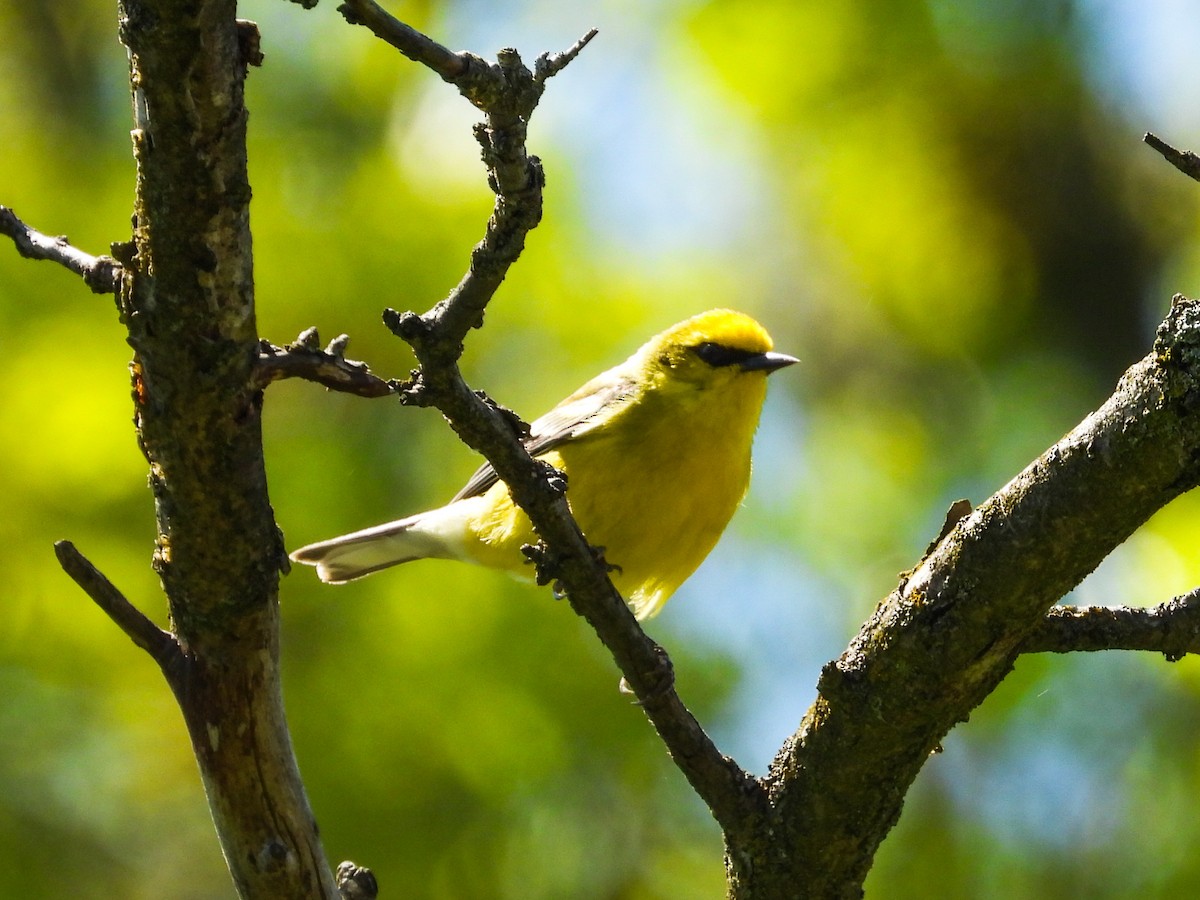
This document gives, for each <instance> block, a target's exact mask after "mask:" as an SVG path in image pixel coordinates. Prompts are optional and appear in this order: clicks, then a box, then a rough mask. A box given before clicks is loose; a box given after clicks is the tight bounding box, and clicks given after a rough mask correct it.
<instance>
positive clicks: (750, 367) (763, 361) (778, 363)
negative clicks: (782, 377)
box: [738, 353, 800, 375]
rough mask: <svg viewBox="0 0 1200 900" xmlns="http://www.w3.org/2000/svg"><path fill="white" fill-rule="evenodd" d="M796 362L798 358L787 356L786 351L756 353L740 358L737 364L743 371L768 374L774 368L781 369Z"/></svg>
mask: <svg viewBox="0 0 1200 900" xmlns="http://www.w3.org/2000/svg"><path fill="white" fill-rule="evenodd" d="M798 362H800V360H798V359H796V357H794V356H788V355H787V354H786V353H756V354H755V355H754V356H750V357H747V358H746V359H744V360H742V361H741V362H740V363H738V365H739V366H740V367H741V369H742V370H743V371H745V372H766V373H767V374H768V375H769V374H771V373H772V372H774V371H775V370H776V369H782V368H785V367H786V366H790V365H792V363H798Z"/></svg>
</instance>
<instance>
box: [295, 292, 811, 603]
mask: <svg viewBox="0 0 1200 900" xmlns="http://www.w3.org/2000/svg"><path fill="white" fill-rule="evenodd" d="M796 361H797V360H796V359H795V358H794V357H791V356H785V355H784V354H782V353H772V352H771V338H770V336H769V335H768V334H767V332H766V331H765V330H764V329H763V327H762V326H761V325H759V324H758V323H757V322H755V321H754V320H753V319H751V318H750V317H749V316H746V315H743V314H741V313H737V312H732V311H731V310H727V309H716V310H712V311H710V312H706V313H701V314H700V315H698V316H694V317H693V318H691V319H688V320H687V321H685V322H680V323H679V324H678V325H675V326H674V327H672V328H668V329H667V330H666V331H664V332H663V333H662V334H659V335H657V336H655V337H653V338H651V339H650V341H649V342H648V343H647V344H646V345H645V346H643V347H642V348H641V349H640V350H638V351H637V352H636V353H635V354H633V356H631V357H630V358H629V359H627V360H626V361H625V362H623V363H621V364H620V365H619V366H617V367H616V368H613V369H609V370H608V371H607V372H604V373H603V374H601V375H598V376H597V377H595V378H593V379H592V380H591V381H589V382H588V383H587V384H585V385H584V386H583V387H581V388H580V389H579V390H577V391H576V392H575V393H573V394H571V396H569V397H567V398H566V399H565V400H563V401H562V402H561V403H559V404H558V406H556V407H554V409H552V410H550V412H548V413H546V415H544V416H542V417H541V418H540V419H538V420H537V421H535V422H534V423H533V425H532V426H531V428H530V434H529V437H528V438H526V440H525V444H526V446H527V448H528V449H529V452H530V454H531V455H533V456H535V457H538V458H540V459H543V460H545V461H546V462H548V463H550V464H551V465H552V466H554V467H555V468H557V469H560V470H562V471H563V472H565V473H566V475H567V502H568V503H569V504H570V507H571V511H572V513H574V515H575V519H576V521H577V522H578V523H579V526H580V528H582V529H583V533H584V534H585V535H586V537H587V539H588V541H589V542H590V543H591V544H592V545H593V546H596V547H601V548H603V550H604V558H605V560H606V561H607V562H608V563H609V564H610V565H611V566H612V567H613V569H612V581H613V584H614V585H615V586H616V587H617V589H618V590H619V591H620V592H621V596H623V597H624V598H625V599H626V601H627V602H628V603H629V606H630V608H631V609H632V610H633V613H634V615H636V616H637V618H638V619H647V618H649V617H651V616H653V615H656V614H657V613H658V612H659V610H660V609H662V606H663V604H664V603H665V602H666V601H667V598H668V597H670V596H671V594H672V593H673V592H674V591H675V589H676V588H678V587H679V585H681V584H682V583H683V582H684V580H685V579H686V578H687V577H688V576H689V575H691V574H692V572H694V571H695V570H696V567H697V566H699V565H700V563H701V562H702V561H703V560H704V558H705V557H706V556H707V555H708V553H709V551H711V550H712V548H713V547H714V546H715V545H716V543H717V539H718V538H719V537H720V536H721V532H723V531H724V530H725V526H726V525H727V524H729V520H730V518H731V517H732V516H733V513H734V511H735V510H736V509H737V507H738V504H739V503H741V501H742V498H743V497H744V496H745V494H746V488H747V486H748V484H749V481H750V444H751V442H752V440H753V438H754V429H755V428H756V427H757V425H758V417H759V413H760V412H761V411H762V405H763V399H764V398H765V397H766V391H767V376H768V375H769V374H770V373H771V372H774V371H775V370H776V369H780V368H783V367H784V366H790V365H791V364H792V363H794V362H796ZM536 540H537V538H536V535H535V534H534V531H533V528H532V526H531V525H530V523H529V520H528V519H527V518H526V516H525V514H524V513H523V512H521V510H520V509H519V508H517V506H516V505H515V504H514V503H513V501H512V498H511V497H510V496H509V492H508V488H507V487H506V486H505V485H504V483H503V482H502V481H500V480H499V479H498V478H497V476H496V472H495V471H494V470H493V469H492V467H491V466H490V465H484V466H483V467H482V468H480V469H479V471H477V472H476V473H475V475H474V476H473V477H472V478H471V480H470V481H469V482H468V483H467V486H466V487H464V488H463V489H462V490H461V491H459V493H458V495H457V496H456V497H455V498H454V499H453V500H451V501H450V503H448V504H447V505H446V506H442V507H439V508H438V509H432V510H430V511H428V512H423V513H417V514H416V515H414V516H409V517H408V518H407V519H399V520H398V521H395V522H389V523H387V524H386V525H377V526H376V527H374V528H368V529H365V530H364V531H356V532H354V533H353V534H347V535H344V536H342V537H336V538H333V539H332V540H328V541H322V542H321V543H319V544H310V545H308V546H307V547H301V548H300V549H299V550H297V551H296V552H295V553H293V554H292V559H294V560H295V561H296V562H300V563H306V564H308V565H313V566H316V567H317V575H318V576H320V578H321V580H322V581H327V582H331V583H334V584H338V583H341V582H345V581H350V580H351V579H353V578H359V577H360V576H363V575H368V574H370V573H371V572H375V571H377V570H379V569H383V568H387V567H388V566H394V565H397V564H399V563H403V562H408V561H409V560H413V559H424V558H438V559H457V560H462V561H465V562H473V563H479V564H481V565H485V566H489V567H492V568H496V569H504V570H507V571H510V572H512V573H514V574H517V575H521V574H525V575H527V576H528V575H530V574H532V572H531V569H530V568H529V565H528V561H527V560H526V558H525V556H524V555H523V554H522V553H521V549H520V548H521V546H522V545H524V544H531V543H535V542H536Z"/></svg>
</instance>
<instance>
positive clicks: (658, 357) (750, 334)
mask: <svg viewBox="0 0 1200 900" xmlns="http://www.w3.org/2000/svg"><path fill="white" fill-rule="evenodd" d="M772 346H773V344H772V341H771V336H770V335H769V334H767V331H766V329H765V328H763V327H762V326H761V325H759V324H758V323H757V322H756V321H754V319H752V318H750V317H749V316H747V315H745V314H744V313H739V312H734V311H733V310H730V309H713V310H709V311H708V312H704V313H700V315H698V316H693V317H692V318H690V319H687V320H685V321H683V322H680V323H679V324H678V325H674V326H672V327H671V328H668V329H667V330H666V331H664V332H662V333H661V334H658V335H656V336H655V337H653V338H651V339H650V341H649V342H648V343H647V344H646V345H645V346H644V347H642V349H641V350H640V351H639V354H638V355H639V356H640V357H641V366H642V371H643V373H644V374H645V376H646V378H647V381H648V382H650V383H651V384H656V385H657V386H658V387H660V388H661V387H665V386H667V385H677V386H680V387H683V386H685V385H691V386H693V387H701V388H709V387H717V386H719V385H721V384H725V383H729V382H734V381H738V380H740V379H741V376H745V375H747V374H750V373H759V374H761V375H763V376H766V375H767V374H769V373H771V372H774V371H775V370H776V369H782V368H783V367H784V366H790V365H791V364H792V363H794V362H798V360H797V359H796V358H795V357H793V356H787V355H786V354H783V353H775V352H773V351H772V350H771V348H772Z"/></svg>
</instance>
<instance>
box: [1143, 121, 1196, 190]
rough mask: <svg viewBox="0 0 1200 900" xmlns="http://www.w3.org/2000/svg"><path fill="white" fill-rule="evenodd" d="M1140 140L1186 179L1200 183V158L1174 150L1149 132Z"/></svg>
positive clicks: (1189, 151)
mask: <svg viewBox="0 0 1200 900" xmlns="http://www.w3.org/2000/svg"><path fill="white" fill-rule="evenodd" d="M1142 140H1143V141H1145V142H1146V143H1147V144H1149V145H1150V146H1151V147H1153V148H1154V149H1155V150H1157V151H1158V152H1159V153H1161V154H1162V156H1163V158H1164V159H1165V160H1166V161H1167V162H1169V163H1170V164H1171V165H1173V166H1174V167H1175V168H1177V169H1178V170H1179V171H1180V172H1182V173H1183V174H1184V175H1186V176H1187V177H1188V178H1192V179H1195V180H1196V181H1200V156H1197V155H1196V154H1195V153H1193V152H1192V151H1191V150H1176V149H1175V148H1174V147H1172V146H1171V145H1170V144H1168V143H1167V142H1166V141H1164V140H1163V139H1162V138H1160V137H1158V136H1157V135H1155V134H1152V133H1150V132H1149V131H1147V132H1146V134H1145V135H1144V136H1143V137H1142Z"/></svg>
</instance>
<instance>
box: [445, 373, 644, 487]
mask: <svg viewBox="0 0 1200 900" xmlns="http://www.w3.org/2000/svg"><path fill="white" fill-rule="evenodd" d="M634 386H635V383H634V380H633V379H632V378H629V377H627V376H625V375H624V374H623V373H620V372H618V370H617V369H610V370H609V371H607V372H605V373H603V374H602V375H598V376H596V377H595V378H593V379H592V380H591V381H589V382H588V383H587V384H585V385H584V386H583V387H581V388H580V389H579V390H577V391H576V392H575V393H573V394H571V396H569V397H567V398H566V399H565V400H563V401H562V402H561V403H559V404H558V406H556V407H554V409H552V410H550V412H548V413H546V414H545V415H544V416H542V417H541V418H539V419H536V420H534V423H533V424H532V425H530V426H529V437H527V438H525V442H524V443H525V449H526V450H528V451H529V455H530V456H541V455H542V454H543V453H546V452H548V451H550V450H553V449H554V448H555V447H558V446H561V445H562V444H565V443H566V442H567V441H569V440H572V439H574V438H577V437H579V436H580V435H583V434H587V432H589V431H591V430H592V429H593V428H595V427H596V426H597V425H599V424H600V423H601V422H605V421H608V419H609V417H610V415H611V414H612V413H613V412H614V411H615V410H616V409H618V408H619V407H620V405H621V404H622V403H623V401H625V400H627V399H628V398H629V397H631V396H632V395H633V392H634ZM499 480H500V476H498V475H497V474H496V470H495V469H493V468H492V464H491V463H484V464H483V465H482V466H480V467H479V468H478V469H476V470H475V474H474V475H472V476H471V478H470V479H469V480H468V481H467V483H466V485H465V486H464V487H463V489H462V490H461V491H459V492H458V493H457V494H455V495H454V500H465V499H466V498H468V497H477V496H479V495H480V494H482V493H484V492H485V491H486V490H487V489H488V488H490V487H491V486H492V485H493V484H495V483H496V482H497V481H499ZM454 500H451V502H452V503H453V502H454Z"/></svg>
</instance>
